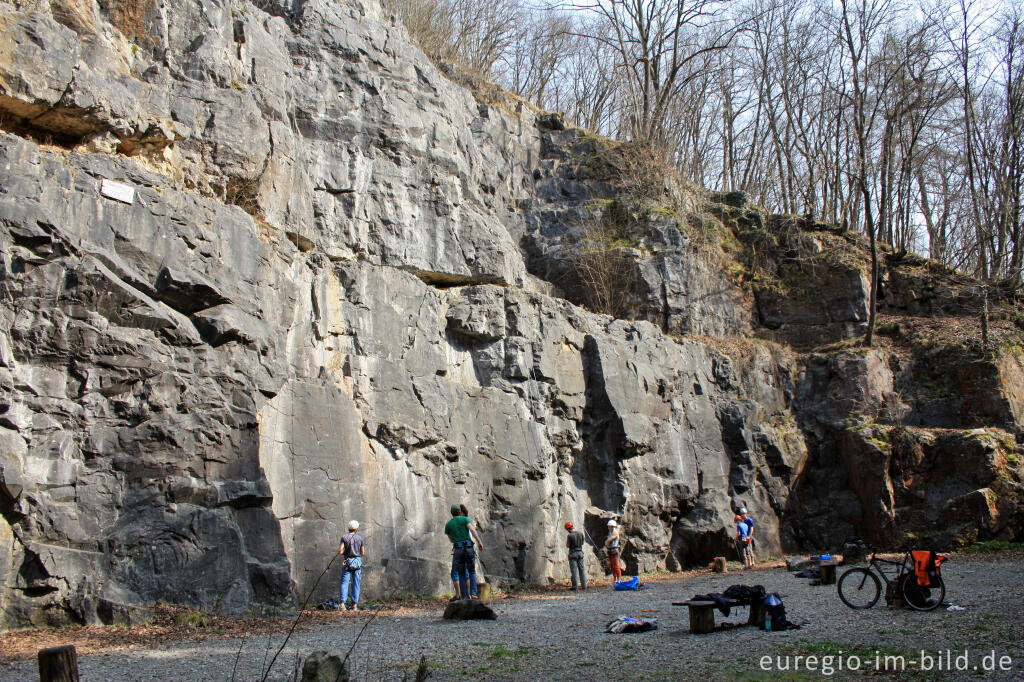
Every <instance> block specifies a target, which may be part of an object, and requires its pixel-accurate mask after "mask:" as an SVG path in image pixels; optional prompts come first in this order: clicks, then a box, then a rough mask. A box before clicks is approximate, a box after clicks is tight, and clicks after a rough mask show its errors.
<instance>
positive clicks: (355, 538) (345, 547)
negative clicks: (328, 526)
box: [338, 520, 363, 611]
mask: <svg viewBox="0 0 1024 682" xmlns="http://www.w3.org/2000/svg"><path fill="white" fill-rule="evenodd" d="M357 530H359V522H358V521H355V520H353V521H349V522H348V533H347V534H346V535H342V536H341V545H339V546H338V554H340V555H341V556H342V558H343V559H344V560H345V565H344V568H342V570H341V587H340V590H339V591H340V592H341V598H340V600H339V601H340V602H341V608H343V609H344V608H347V607H346V602H347V601H348V597H349V590H350V589H351V593H352V610H353V611H358V610H359V583H360V580H361V578H362V572H363V536H362V535H360V534H359V533H357V532H356V531H357Z"/></svg>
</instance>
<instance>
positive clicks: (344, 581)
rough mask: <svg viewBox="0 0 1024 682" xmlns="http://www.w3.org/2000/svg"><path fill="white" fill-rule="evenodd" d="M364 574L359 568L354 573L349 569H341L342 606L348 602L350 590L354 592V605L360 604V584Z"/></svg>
mask: <svg viewBox="0 0 1024 682" xmlns="http://www.w3.org/2000/svg"><path fill="white" fill-rule="evenodd" d="M361 563H362V562H360V564H361ZM362 573H363V570H362V569H361V568H357V569H356V570H354V571H350V570H348V569H347V568H343V569H341V589H340V592H341V599H340V600H339V601H340V602H341V605H342V606H344V605H345V603H346V602H347V601H348V595H349V589H350V588H351V591H352V603H353V604H358V603H359V582H360V580H361V578H362Z"/></svg>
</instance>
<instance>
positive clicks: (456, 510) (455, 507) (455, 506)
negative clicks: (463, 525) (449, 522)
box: [452, 504, 462, 516]
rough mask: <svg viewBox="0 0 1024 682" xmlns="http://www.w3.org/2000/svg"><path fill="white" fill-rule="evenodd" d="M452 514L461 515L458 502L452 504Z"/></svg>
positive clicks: (460, 507)
mask: <svg viewBox="0 0 1024 682" xmlns="http://www.w3.org/2000/svg"><path fill="white" fill-rule="evenodd" d="M452 516H462V506H461V505H458V504H453V505H452Z"/></svg>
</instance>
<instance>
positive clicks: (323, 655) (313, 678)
mask: <svg viewBox="0 0 1024 682" xmlns="http://www.w3.org/2000/svg"><path fill="white" fill-rule="evenodd" d="M348 680H349V671H348V663H347V662H346V661H345V656H344V655H342V654H341V653H340V652H337V651H333V652H332V651H314V652H313V653H311V654H310V655H309V656H308V657H307V658H306V661H305V662H304V663H303V664H302V682H335V681H337V682H348Z"/></svg>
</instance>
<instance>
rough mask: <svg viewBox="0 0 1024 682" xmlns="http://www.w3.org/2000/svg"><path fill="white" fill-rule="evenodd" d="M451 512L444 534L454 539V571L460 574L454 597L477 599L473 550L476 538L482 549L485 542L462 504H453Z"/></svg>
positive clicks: (474, 554)
mask: <svg viewBox="0 0 1024 682" xmlns="http://www.w3.org/2000/svg"><path fill="white" fill-rule="evenodd" d="M451 512H452V518H451V520H450V521H448V523H446V524H445V526H444V534H445V535H447V536H448V539H449V540H451V541H452V571H453V572H454V573H456V574H458V576H459V594H457V595H455V597H453V599H459V598H461V599H475V598H476V594H477V592H476V590H477V588H476V552H475V551H474V550H473V540H476V544H477V546H478V547H479V548H480V549H483V548H484V543H482V542H481V541H480V536H479V535H477V534H476V529H475V528H474V527H473V523H472V521H470V520H469V517H468V516H465V515H463V513H462V507H461V506H460V505H457V504H453V505H452V508H451ZM470 536H472V538H473V540H471V539H470Z"/></svg>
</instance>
